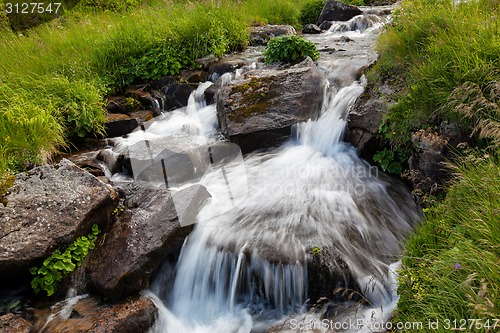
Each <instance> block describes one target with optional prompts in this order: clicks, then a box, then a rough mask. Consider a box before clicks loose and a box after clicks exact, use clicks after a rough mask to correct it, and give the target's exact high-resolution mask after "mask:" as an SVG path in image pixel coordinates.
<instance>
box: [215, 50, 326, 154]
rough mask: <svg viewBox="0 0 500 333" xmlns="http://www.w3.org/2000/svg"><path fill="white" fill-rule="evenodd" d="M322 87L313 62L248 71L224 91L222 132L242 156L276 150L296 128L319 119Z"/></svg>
mask: <svg viewBox="0 0 500 333" xmlns="http://www.w3.org/2000/svg"><path fill="white" fill-rule="evenodd" d="M323 86H324V77H323V76H322V74H321V73H320V72H319V71H318V70H317V69H316V68H315V66H314V64H313V63H312V61H311V60H310V59H309V60H305V61H304V62H302V63H300V64H297V65H295V66H292V67H289V68H287V69H275V68H268V69H262V70H253V71H249V72H247V73H245V75H244V79H241V80H235V81H232V82H231V83H230V84H229V85H227V86H226V87H224V89H223V90H222V92H221V95H220V98H219V100H218V105H217V113H218V119H219V126H220V129H221V131H222V133H224V135H225V136H226V137H227V138H229V139H230V141H231V142H233V143H236V144H238V145H239V146H240V147H241V150H242V152H243V153H248V152H251V151H254V150H257V149H262V148H269V147H273V146H277V145H279V144H280V143H282V142H283V141H284V140H285V139H287V138H288V137H289V136H290V133H291V127H292V125H293V124H296V123H298V122H302V121H306V120H308V119H316V118H317V117H318V115H319V112H320V108H321V104H322V100H323V98H322V91H323Z"/></svg>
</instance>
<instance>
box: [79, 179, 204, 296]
mask: <svg viewBox="0 0 500 333" xmlns="http://www.w3.org/2000/svg"><path fill="white" fill-rule="evenodd" d="M125 192H126V193H125V196H126V199H125V202H124V205H125V206H124V207H123V210H124V211H123V212H122V213H121V214H119V215H118V217H117V221H116V223H115V224H114V225H113V227H112V228H111V230H110V231H109V232H108V234H107V235H106V237H105V240H104V242H103V244H101V245H99V246H97V247H96V249H95V250H94V251H93V252H92V254H91V257H90V259H89V265H88V266H87V274H88V278H89V285H90V287H91V288H92V289H93V290H94V291H97V292H98V293H100V294H101V295H104V296H105V297H108V298H110V299H112V300H118V299H121V298H123V297H125V296H129V295H133V294H135V293H137V292H139V291H141V290H142V289H145V288H147V287H148V286H149V283H150V279H151V277H152V275H153V273H154V272H155V270H156V269H157V268H158V266H159V265H160V263H161V261H162V260H163V259H165V258H166V257H167V256H169V255H172V254H176V253H178V251H180V248H181V246H182V244H183V242H184V239H185V237H186V236H187V235H188V234H189V233H190V232H191V230H192V226H186V227H181V224H180V222H179V218H178V215H179V214H178V211H185V210H186V206H187V205H189V203H190V202H192V201H193V200H194V199H193V198H194V197H196V198H198V199H199V193H191V192H189V190H187V191H186V192H185V193H180V194H179V193H176V194H175V195H176V197H175V200H174V198H173V197H172V195H171V194H170V192H169V191H167V190H161V189H156V190H154V189H145V188H141V187H138V186H137V185H130V186H129V187H128V188H126V190H125ZM205 192H206V190H205ZM205 194H208V192H206V193H205ZM202 196H203V195H202ZM205 198H207V196H205ZM202 201H203V200H202ZM179 205H181V206H182V205H185V207H184V208H183V207H181V206H179ZM199 207H201V203H200V205H198V206H197V207H190V208H191V213H194V214H195V216H196V213H197V211H195V209H196V208H198V209H199Z"/></svg>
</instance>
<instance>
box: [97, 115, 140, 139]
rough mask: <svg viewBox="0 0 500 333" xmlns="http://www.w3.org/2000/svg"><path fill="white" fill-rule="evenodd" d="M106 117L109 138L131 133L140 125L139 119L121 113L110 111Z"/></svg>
mask: <svg viewBox="0 0 500 333" xmlns="http://www.w3.org/2000/svg"><path fill="white" fill-rule="evenodd" d="M106 118H107V121H106V124H105V126H106V136H107V137H108V138H114V137H117V136H123V135H126V134H129V133H131V132H132V131H133V130H135V129H136V128H137V126H139V123H138V122H137V119H135V118H131V117H130V116H127V115H125V114H121V113H108V114H107V115H106Z"/></svg>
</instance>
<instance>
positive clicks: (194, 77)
mask: <svg viewBox="0 0 500 333" xmlns="http://www.w3.org/2000/svg"><path fill="white" fill-rule="evenodd" d="M206 77H207V73H206V72H205V71H202V70H183V71H181V73H180V81H181V82H187V83H201V82H205V81H206Z"/></svg>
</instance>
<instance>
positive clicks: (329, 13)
mask: <svg viewBox="0 0 500 333" xmlns="http://www.w3.org/2000/svg"><path fill="white" fill-rule="evenodd" d="M361 14H363V12H362V11H361V10H360V9H359V8H358V7H356V6H351V5H346V4H343V3H342V2H338V1H333V0H328V1H327V2H326V3H325V6H324V7H323V10H322V11H321V13H320V14H319V18H318V22H317V23H316V25H318V26H320V27H321V23H323V21H349V20H350V19H352V18H353V17H354V16H358V15H361Z"/></svg>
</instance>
